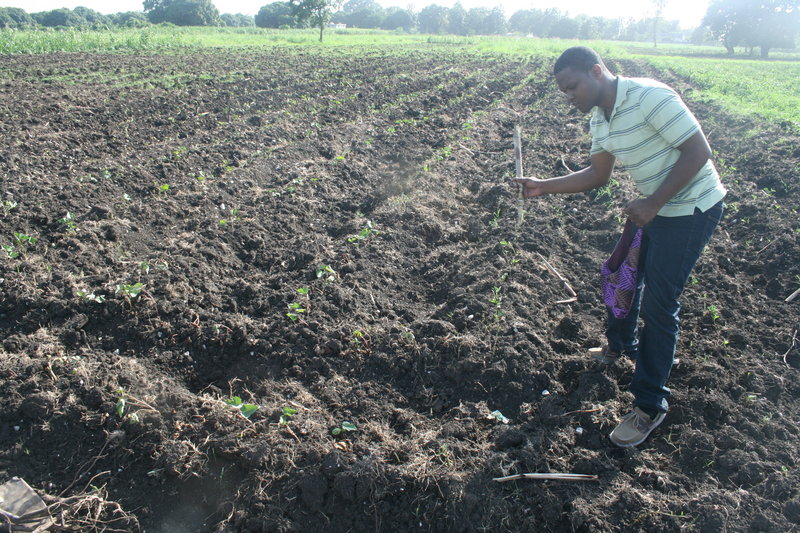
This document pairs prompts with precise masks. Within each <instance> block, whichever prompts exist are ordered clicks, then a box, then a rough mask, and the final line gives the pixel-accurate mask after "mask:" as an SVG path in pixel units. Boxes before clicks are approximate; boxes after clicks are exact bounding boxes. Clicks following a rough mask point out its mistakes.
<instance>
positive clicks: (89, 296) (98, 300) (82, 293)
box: [78, 291, 106, 304]
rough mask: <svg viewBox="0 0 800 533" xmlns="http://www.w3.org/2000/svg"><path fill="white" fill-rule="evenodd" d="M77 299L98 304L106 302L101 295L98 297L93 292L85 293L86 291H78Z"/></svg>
mask: <svg viewBox="0 0 800 533" xmlns="http://www.w3.org/2000/svg"><path fill="white" fill-rule="evenodd" d="M78 298H80V299H81V300H88V301H90V302H95V303H99V304H101V303H103V302H105V301H106V297H105V296H103V295H102V294H99V295H98V294H95V293H93V292H86V291H78Z"/></svg>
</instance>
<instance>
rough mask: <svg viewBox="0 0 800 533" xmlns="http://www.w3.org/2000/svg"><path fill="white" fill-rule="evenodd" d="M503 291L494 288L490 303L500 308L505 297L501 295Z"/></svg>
mask: <svg viewBox="0 0 800 533" xmlns="http://www.w3.org/2000/svg"><path fill="white" fill-rule="evenodd" d="M501 290H502V289H501V288H500V287H492V297H491V298H489V303H491V304H494V305H495V306H496V307H500V305H501V304H502V303H503V297H502V296H501V295H500V291H501Z"/></svg>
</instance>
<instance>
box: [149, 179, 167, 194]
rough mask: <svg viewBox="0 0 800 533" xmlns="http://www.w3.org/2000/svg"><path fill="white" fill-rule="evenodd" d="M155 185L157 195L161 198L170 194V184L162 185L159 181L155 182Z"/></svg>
mask: <svg viewBox="0 0 800 533" xmlns="http://www.w3.org/2000/svg"><path fill="white" fill-rule="evenodd" d="M153 185H155V187H156V193H157V194H158V195H159V196H161V195H164V194H167V193H168V192H169V183H161V184H159V183H158V182H157V181H154V182H153Z"/></svg>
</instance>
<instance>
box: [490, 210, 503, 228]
mask: <svg viewBox="0 0 800 533" xmlns="http://www.w3.org/2000/svg"><path fill="white" fill-rule="evenodd" d="M502 214H503V213H502V211H501V210H500V208H499V207H498V208H497V211H495V212H494V215H492V218H491V220H489V227H491V228H496V227H497V225H498V224H499V222H500V215H502Z"/></svg>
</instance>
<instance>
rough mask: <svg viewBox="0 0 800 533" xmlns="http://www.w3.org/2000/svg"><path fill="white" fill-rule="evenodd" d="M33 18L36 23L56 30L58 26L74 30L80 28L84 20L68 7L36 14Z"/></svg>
mask: <svg viewBox="0 0 800 533" xmlns="http://www.w3.org/2000/svg"><path fill="white" fill-rule="evenodd" d="M33 17H34V19H36V22H38V23H39V24H41V25H42V26H45V27H48V28H55V27H57V26H65V27H71V28H74V27H77V26H80V25H81V22H82V19H81V18H80V17H79V16H78V15H76V14H75V13H73V12H72V10H71V9H69V8H66V7H62V8H59V9H53V10H52V11H42V12H41V13H34V14H33Z"/></svg>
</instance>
